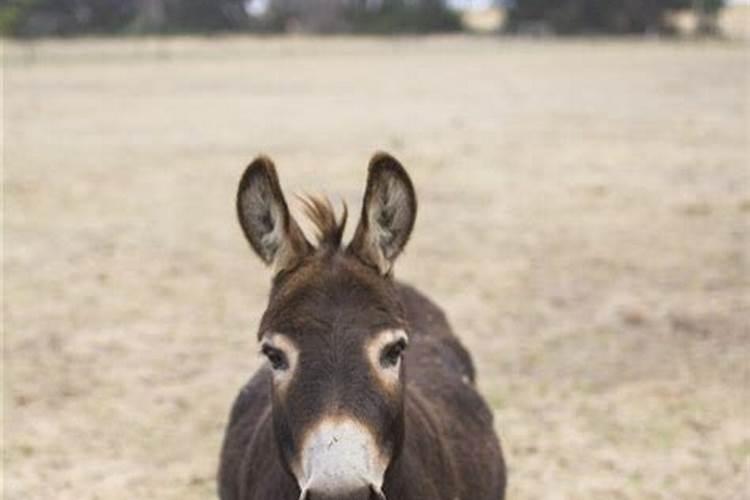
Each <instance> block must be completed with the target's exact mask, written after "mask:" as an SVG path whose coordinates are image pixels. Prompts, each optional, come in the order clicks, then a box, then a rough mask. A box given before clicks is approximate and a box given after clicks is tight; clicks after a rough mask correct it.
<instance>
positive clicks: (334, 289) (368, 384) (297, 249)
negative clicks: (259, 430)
mask: <svg viewBox="0 0 750 500" xmlns="http://www.w3.org/2000/svg"><path fill="white" fill-rule="evenodd" d="M305 204H306V209H307V215H308V217H309V218H310V220H311V221H312V222H313V224H314V225H315V226H316V227H317V229H318V233H319V234H318V241H317V244H316V245H315V246H314V245H312V244H311V243H310V242H308V241H307V239H306V238H305V236H304V234H303V232H302V231H301V229H300V227H299V226H298V224H297V222H296V221H295V220H294V218H293V217H292V216H291V214H290V213H289V209H288V207H287V204H286V201H285V199H284V195H283V194H282V191H281V186H280V185H279V180H278V177H277V175H276V170H275V168H274V166H273V163H272V162H271V161H270V160H269V159H268V158H265V157H260V158H258V159H256V160H255V161H254V162H253V163H252V164H250V166H249V167H248V168H247V170H246V171H245V174H244V175H243V176H242V180H241V181H240V185H239V191H238V194H237V212H238V215H239V219H240V225H241V226H242V229H243V231H244V233H245V236H246V237H247V239H248V240H249V241H250V244H251V246H252V248H253V249H254V250H255V252H256V253H257V254H258V255H259V256H260V258H261V259H262V260H263V261H265V262H266V263H267V264H269V265H272V266H273V267H274V272H275V274H274V279H273V285H272V289H271V294H270V299H269V303H268V307H267V309H266V311H265V313H264V315H263V318H262V320H261V324H260V328H259V331H258V338H259V341H260V343H261V351H262V353H263V354H264V355H265V356H266V357H267V359H268V366H267V369H268V370H269V371H270V373H271V380H272V383H271V393H272V401H273V410H272V415H273V425H274V432H275V435H276V441H277V444H278V449H279V452H280V454H281V460H282V463H283V464H284V467H285V468H286V470H287V471H288V472H289V473H290V474H292V475H293V476H294V478H295V479H296V481H297V483H298V485H299V488H300V491H301V495H300V499H307V500H319V499H337V500H344V499H347V500H372V499H383V498H385V497H384V496H383V493H382V490H381V488H382V484H383V479H384V476H385V472H386V469H387V468H388V466H389V464H390V463H391V462H392V461H393V460H394V459H395V457H396V456H397V455H398V454H399V452H400V449H401V445H402V442H403V434H404V415H403V400H404V367H403V364H402V362H401V356H402V353H403V351H404V349H405V348H406V346H407V344H408V333H407V325H406V322H405V319H404V314H403V311H402V307H401V304H400V302H399V299H398V294H397V291H396V288H395V285H394V283H393V279H392V267H393V262H394V261H395V259H396V257H397V256H398V255H399V253H400V252H401V250H403V248H404V246H405V245H406V242H407V240H408V239H409V235H410V233H411V230H412V227H413V226H414V220H415V217H416V209H417V205H416V197H415V194H414V188H413V187H412V184H411V181H410V180H409V177H408V175H407V174H406V171H405V170H404V168H403V167H402V166H401V165H400V164H399V163H398V161H396V160H395V159H394V158H392V157H391V156H388V155H386V154H383V153H379V154H376V155H375V157H373V159H372V161H371V162H370V167H369V173H368V178H367V186H366V189H365V195H364V201H363V205H362V215H361V219H360V221H359V225H358V226H357V229H356V231H355V233H354V237H353V238H352V241H351V243H350V244H349V245H348V246H347V247H346V248H343V247H342V246H341V239H342V234H343V231H344V225H345V223H346V207H344V213H343V216H342V217H341V219H340V220H338V221H337V220H336V217H335V215H334V212H333V210H332V208H331V205H330V203H329V202H327V201H325V200H320V199H308V200H306V201H305Z"/></svg>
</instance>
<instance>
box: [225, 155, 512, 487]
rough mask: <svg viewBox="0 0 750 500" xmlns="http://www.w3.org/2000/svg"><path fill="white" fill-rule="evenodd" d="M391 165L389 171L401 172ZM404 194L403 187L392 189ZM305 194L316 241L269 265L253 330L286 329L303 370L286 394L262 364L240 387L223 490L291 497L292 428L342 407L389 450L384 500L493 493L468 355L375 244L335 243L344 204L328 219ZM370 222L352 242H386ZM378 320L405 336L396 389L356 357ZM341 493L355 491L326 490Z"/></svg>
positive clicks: (325, 206) (485, 425)
mask: <svg viewBox="0 0 750 500" xmlns="http://www.w3.org/2000/svg"><path fill="white" fill-rule="evenodd" d="M388 158H390V157H388ZM389 161H390V160H389ZM393 161H395V160H393ZM398 167H399V168H400V169H401V170H398V169H396V170H394V171H393V172H386V174H388V175H391V173H393V175H398V176H402V175H403V176H405V175H406V174H405V172H402V168H401V167H400V165H399V166H398ZM372 168H373V167H372V166H371V176H370V178H369V180H368V192H373V191H375V192H377V190H378V189H379V187H378V186H372V185H371V184H370V183H371V182H373V179H377V178H378V176H376V175H372ZM394 172H395V173H394ZM384 175H385V174H383V175H380V177H383V176H384ZM396 180H397V181H398V182H408V178H407V179H406V181H404V180H403V179H400V178H396ZM389 182H392V179H391V180H389ZM241 186H242V184H241ZM409 186H410V184H409ZM399 189H401V188H400V187H399ZM408 192H409V190H408V189H403V190H402V192H400V193H399V196H400V195H402V194H403V193H407V194H408ZM412 193H413V190H412ZM387 195H388V193H385V194H384V196H386V197H387ZM386 201H388V200H386ZM403 201H404V202H405V203H411V208H410V207H409V206H407V207H406V209H410V210H411V212H410V213H411V215H412V216H413V214H414V213H415V208H416V203H415V201H413V200H411V201H410V200H403ZM305 203H306V207H307V215H308V217H310V219H311V221H312V222H313V224H314V225H315V226H316V227H317V229H318V231H319V235H318V245H317V247H312V246H310V247H309V250H306V251H305V253H304V254H303V255H297V259H296V260H295V264H294V266H293V267H292V268H287V269H283V270H281V271H280V272H279V273H278V274H277V275H276V277H275V278H274V281H273V285H272V289H271V294H270V298H269V304H268V308H267V310H266V312H265V313H264V315H263V318H262V320H261V324H260V328H259V332H258V334H259V337H262V336H263V335H264V334H265V333H266V332H269V331H273V332H284V334H285V335H288V336H289V337H290V338H291V339H292V340H293V341H294V343H295V345H297V346H299V349H300V351H301V352H302V357H301V358H300V359H301V360H302V361H300V365H299V366H298V368H297V370H300V371H299V372H298V373H295V377H294V379H293V381H292V384H291V385H290V386H289V387H288V389H286V391H285V393H284V394H283V395H281V394H276V393H275V392H274V390H273V389H272V384H271V369H270V368H269V367H267V366H266V367H263V368H262V369H260V370H259V371H258V372H257V373H256V374H255V375H254V376H253V377H252V378H251V379H250V381H249V382H248V383H247V385H246V386H245V387H244V388H243V389H242V391H241V392H240V394H239V396H238V397H237V400H236V401H235V404H234V407H233V409H232V412H231V415H230V420H229V425H228V427H227V432H226V436H225V441H224V448H223V451H222V457H221V467H220V471H219V489H220V497H221V498H222V500H298V498H299V495H300V490H299V487H298V485H297V482H296V480H295V478H294V476H293V475H292V473H291V470H290V466H289V464H290V462H291V461H293V460H294V457H295V453H298V452H299V450H298V445H299V436H300V435H302V434H303V433H304V431H305V429H309V428H310V426H311V425H313V424H314V422H316V421H317V420H318V419H319V418H320V417H321V416H322V415H332V414H345V415H351V416H353V417H355V418H356V419H357V420H358V421H360V422H363V423H364V424H366V425H367V426H368V427H369V428H371V429H372V430H373V432H374V433H375V435H377V436H378V439H379V443H380V446H381V448H382V450H385V451H386V452H387V453H388V454H389V456H390V463H389V466H388V469H387V472H386V474H385V478H384V483H383V493H384V494H385V496H386V498H387V499H388V500H456V499H461V500H470V499H471V500H502V499H503V498H504V494H505V481H506V479H505V465H504V461H503V457H502V453H501V451H500V445H499V442H498V440H497V437H496V436H495V433H494V430H493V421H492V420H493V419H492V413H491V412H490V410H489V408H488V407H487V405H486V403H485V402H484V401H483V399H482V398H481V396H480V395H479V394H478V392H477V390H476V387H475V385H474V367H473V364H472V362H471V357H470V356H469V354H468V352H467V351H466V350H465V349H464V347H463V346H462V344H461V343H460V341H459V340H458V338H457V337H455V335H454V334H453V331H452V329H451V327H450V325H449V324H448V321H447V319H446V317H445V315H444V313H443V311H442V310H441V309H440V308H439V307H438V306H436V305H435V304H434V303H433V302H432V301H430V300H429V299H428V298H427V297H425V296H424V295H423V294H421V293H420V292H418V291H417V290H415V289H414V288H412V287H409V286H407V285H404V284H401V283H398V282H396V281H395V280H394V279H393V278H392V277H391V276H390V272H388V273H386V274H385V275H384V274H383V273H382V270H381V268H380V267H378V265H377V264H376V263H374V262H373V261H372V260H371V259H370V257H371V256H372V255H373V253H374V252H376V251H378V250H377V249H375V250H372V251H371V250H368V251H367V252H368V253H367V254H366V255H365V256H364V258H363V256H362V255H361V253H360V251H361V248H362V247H361V246H354V247H352V246H351V245H350V246H349V247H347V248H343V247H342V245H341V235H342V234H343V230H344V225H345V222H346V209H344V215H343V216H342V218H341V220H338V221H337V219H336V217H335V215H334V211H333V209H332V207H331V205H330V203H329V202H328V201H327V200H323V199H316V198H308V199H306V202H305ZM366 203H367V197H366ZM366 208H367V207H365V208H363V217H366V214H365V210H366ZM391 208H394V207H391ZM402 208H404V207H395V208H394V209H396V210H399V209H402ZM381 212H382V210H381V211H378V210H373V213H381ZM386 215H392V214H386ZM401 215H403V214H396V216H395V217H390V219H389V217H383V218H382V220H383V221H386V222H384V223H387V222H388V221H393V220H397V219H398V217H399V216H401ZM241 217H242V215H241ZM371 223H377V220H374V221H371ZM407 223H408V224H412V223H413V220H411V221H407ZM404 227H405V226H401V227H390V226H389V227H387V228H385V229H393V231H391V232H392V233H393V234H395V235H396V236H395V237H396V238H398V240H399V241H400V245H401V247H402V246H403V244H405V242H406V240H407V239H408V236H409V234H408V233H409V232H410V231H411V227H408V228H406V233H403V232H402V233H400V234H399V232H398V231H399V230H401V231H403V230H404ZM367 230H368V228H364V229H363V228H362V222H360V228H358V232H359V233H360V237H361V239H362V241H360V242H359V243H358V245H365V244H367V241H376V242H377V243H378V244H384V245H387V244H389V242H390V240H381V241H380V242H378V241H377V240H373V239H372V238H369V239H368V237H367V235H366V233H365V231H367ZM246 234H248V233H246ZM249 237H256V238H257V235H253V234H250V235H249ZM383 241H384V243H383ZM256 243H257V242H256ZM253 246H254V248H255V247H256V245H255V244H254V245H253ZM401 247H399V248H385V249H384V250H383V254H384V255H396V254H398V252H400V250H401ZM371 252H372V253H371ZM384 328H403V329H405V330H406V331H407V332H408V335H409V338H410V342H409V348H408V350H407V351H406V352H405V353H404V355H403V363H402V364H401V368H400V369H401V380H400V385H399V386H398V388H397V390H395V391H394V392H393V393H391V392H388V391H383V390H382V388H381V387H380V386H378V385H377V384H375V383H374V382H373V379H372V373H371V372H370V371H369V370H368V369H367V367H366V363H365V362H364V361H363V357H362V355H361V353H362V349H363V347H362V346H363V345H364V343H365V342H366V341H367V339H368V338H370V337H371V336H372V335H375V334H376V333H377V332H379V331H381V330H383V329H384ZM364 495H365V496H362V497H361V498H362V499H363V500H369V499H368V498H367V493H365V494H364ZM345 498H347V499H348V498H355V497H354V496H346V497H340V498H337V499H331V500H344V499H345ZM356 498H360V497H356ZM372 498H374V495H373V497H372ZM311 500H317V497H314V496H313V498H312V499H311Z"/></svg>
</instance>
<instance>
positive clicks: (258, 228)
mask: <svg viewBox="0 0 750 500" xmlns="http://www.w3.org/2000/svg"><path fill="white" fill-rule="evenodd" d="M237 216H238V218H239V222H240V226H241V227H242V231H243V232H244V233H245V237H246V238H247V240H248V241H249V242H250V246H251V247H252V248H253V250H255V253H256V254H258V256H259V257H260V258H261V260H263V262H265V263H266V264H268V265H271V264H273V266H274V268H275V270H276V271H277V272H278V271H281V270H283V269H287V268H289V267H291V266H293V265H294V264H295V263H296V262H297V261H298V260H299V259H300V258H302V257H304V256H305V255H307V254H308V253H309V252H310V251H311V248H312V247H311V245H310V243H309V242H308V241H307V240H306V239H305V236H304V234H303V233H302V230H301V229H300V227H299V226H298V225H297V222H296V221H295V220H294V218H293V217H292V216H291V215H290V213H289V208H288V207H287V204H286V200H285V199H284V194H283V193H282V191H281V185H280V183H279V178H278V175H277V174H276V168H275V166H274V164H273V162H272V161H271V159H270V158H268V157H267V156H263V155H261V156H258V157H257V158H256V159H255V160H253V161H252V163H250V165H249V166H248V167H247V168H246V169H245V173H244V174H243V175H242V178H241V179H240V183H239V187H238V189H237Z"/></svg>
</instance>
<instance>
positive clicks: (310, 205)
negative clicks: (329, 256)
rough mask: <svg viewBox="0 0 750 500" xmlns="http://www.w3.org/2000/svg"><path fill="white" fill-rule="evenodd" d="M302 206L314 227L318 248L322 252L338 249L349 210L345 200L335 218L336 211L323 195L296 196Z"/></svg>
mask: <svg viewBox="0 0 750 500" xmlns="http://www.w3.org/2000/svg"><path fill="white" fill-rule="evenodd" d="M298 198H299V200H300V201H301V202H302V205H303V207H304V213H305V216H306V217H307V219H308V220H309V221H310V222H311V223H312V225H313V226H314V227H315V230H316V233H315V239H316V240H317V242H318V249H319V250H323V251H324V252H331V251H335V250H338V249H339V248H340V247H341V240H342V238H343V236H344V229H345V228H346V219H347V217H348V214H349V210H348V208H347V206H346V203H345V202H342V207H343V209H342V212H341V218H340V219H338V220H337V219H336V212H335V210H334V209H333V206H332V205H331V200H329V199H328V198H327V197H325V196H314V195H304V196H298Z"/></svg>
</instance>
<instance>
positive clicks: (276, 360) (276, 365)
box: [260, 344, 289, 371]
mask: <svg viewBox="0 0 750 500" xmlns="http://www.w3.org/2000/svg"><path fill="white" fill-rule="evenodd" d="M260 352H261V353H263V355H264V356H265V357H266V358H268V362H269V363H271V368H273V369H274V370H276V371H283V370H287V369H288V368H289V360H288V359H287V356H286V354H284V351H282V350H281V349H278V348H276V347H273V346H270V345H268V344H263V345H262V346H261V348H260Z"/></svg>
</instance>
